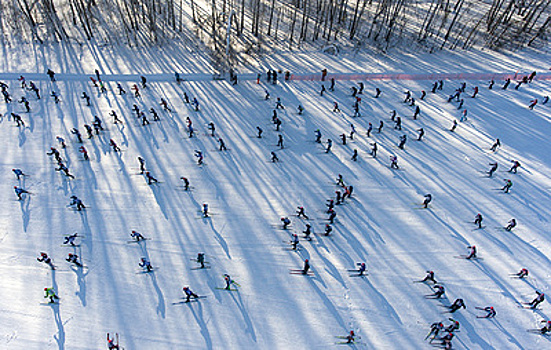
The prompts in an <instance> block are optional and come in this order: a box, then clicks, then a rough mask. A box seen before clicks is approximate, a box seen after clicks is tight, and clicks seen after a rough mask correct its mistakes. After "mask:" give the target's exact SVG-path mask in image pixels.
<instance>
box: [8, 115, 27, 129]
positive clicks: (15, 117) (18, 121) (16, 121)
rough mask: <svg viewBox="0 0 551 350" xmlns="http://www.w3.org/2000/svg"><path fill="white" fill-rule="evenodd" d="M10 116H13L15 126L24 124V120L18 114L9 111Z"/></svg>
mask: <svg viewBox="0 0 551 350" xmlns="http://www.w3.org/2000/svg"><path fill="white" fill-rule="evenodd" d="M11 116H12V118H13V121H14V122H15V123H16V124H17V126H25V122H23V119H22V118H21V116H20V115H19V114H15V113H13V112H11Z"/></svg>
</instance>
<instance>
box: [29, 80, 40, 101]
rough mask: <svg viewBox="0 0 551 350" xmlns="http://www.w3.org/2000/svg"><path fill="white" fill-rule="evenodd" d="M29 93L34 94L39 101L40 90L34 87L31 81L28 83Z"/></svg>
mask: <svg viewBox="0 0 551 350" xmlns="http://www.w3.org/2000/svg"><path fill="white" fill-rule="evenodd" d="M28 90H30V91H33V92H34V93H35V94H36V98H37V99H38V100H40V89H39V88H38V87H36V85H34V83H33V82H32V81H31V82H30V83H29V89H28Z"/></svg>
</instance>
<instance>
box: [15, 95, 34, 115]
mask: <svg viewBox="0 0 551 350" xmlns="http://www.w3.org/2000/svg"><path fill="white" fill-rule="evenodd" d="M17 102H19V103H22V104H23V106H24V107H25V112H27V113H29V112H30V111H31V106H30V104H29V101H28V100H27V98H26V97H25V96H21V99H20V100H19V101H17Z"/></svg>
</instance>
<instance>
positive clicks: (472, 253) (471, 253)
mask: <svg viewBox="0 0 551 350" xmlns="http://www.w3.org/2000/svg"><path fill="white" fill-rule="evenodd" d="M467 249H470V250H469V255H467V256H466V257H465V259H468V260H470V259H476V246H475V245H472V246H468V247H467Z"/></svg>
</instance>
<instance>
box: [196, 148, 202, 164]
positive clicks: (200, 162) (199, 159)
mask: <svg viewBox="0 0 551 350" xmlns="http://www.w3.org/2000/svg"><path fill="white" fill-rule="evenodd" d="M195 156H196V157H197V165H202V164H203V152H201V151H198V150H195Z"/></svg>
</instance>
